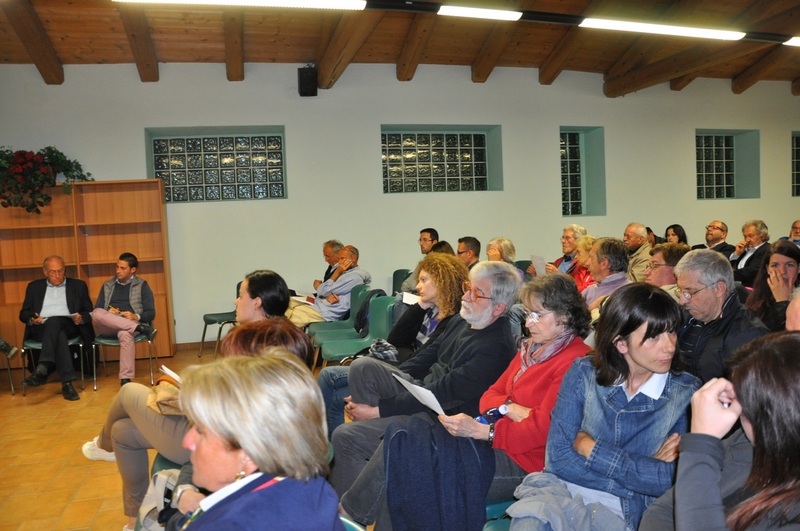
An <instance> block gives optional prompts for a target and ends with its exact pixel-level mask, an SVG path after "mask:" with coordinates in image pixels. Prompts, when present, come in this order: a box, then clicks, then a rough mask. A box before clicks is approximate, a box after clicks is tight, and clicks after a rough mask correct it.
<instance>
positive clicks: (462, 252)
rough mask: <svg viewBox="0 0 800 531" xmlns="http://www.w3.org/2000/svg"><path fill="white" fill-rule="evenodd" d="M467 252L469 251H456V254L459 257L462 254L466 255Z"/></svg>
mask: <svg viewBox="0 0 800 531" xmlns="http://www.w3.org/2000/svg"><path fill="white" fill-rule="evenodd" d="M468 252H469V249H467V250H466V251H456V254H457V255H458V256H461V255H462V254H464V253H468Z"/></svg>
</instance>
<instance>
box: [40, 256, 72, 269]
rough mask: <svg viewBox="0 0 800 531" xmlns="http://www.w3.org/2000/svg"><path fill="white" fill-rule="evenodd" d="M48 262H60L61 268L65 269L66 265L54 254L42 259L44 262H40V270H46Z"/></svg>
mask: <svg viewBox="0 0 800 531" xmlns="http://www.w3.org/2000/svg"><path fill="white" fill-rule="evenodd" d="M50 260H58V261H59V262H61V266H62V267H65V268H66V267H67V263H66V262H65V261H64V259H63V258H61V257H60V256H58V255H57V254H54V255H52V256H48V257H47V258H45V259H44V262H42V269H47V262H49V261H50Z"/></svg>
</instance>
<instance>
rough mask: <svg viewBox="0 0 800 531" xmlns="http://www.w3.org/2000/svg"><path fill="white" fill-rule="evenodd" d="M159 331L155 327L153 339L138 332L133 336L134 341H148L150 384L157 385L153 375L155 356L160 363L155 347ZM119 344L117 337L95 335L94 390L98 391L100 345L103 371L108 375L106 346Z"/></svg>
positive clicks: (93, 346) (93, 349) (93, 348)
mask: <svg viewBox="0 0 800 531" xmlns="http://www.w3.org/2000/svg"><path fill="white" fill-rule="evenodd" d="M157 333H158V329H157V328H154V329H153V339H147V336H146V335H144V334H136V335H135V336H133V342H134V343H140V342H142V341H147V359H148V360H149V361H150V385H155V383H156V382H155V379H154V377H153V357H155V358H156V363H158V354H156V352H155V349H154V348H153V341H154V340H155V338H156V334H157ZM118 346H119V339H117V338H116V337H111V336H95V338H94V344H92V352H93V353H94V359H93V360H92V375H93V377H94V390H95V391H97V348H98V347H100V355H101V356H102V357H103V371H104V372H105V374H106V376H108V368H107V367H106V351H105V347H118Z"/></svg>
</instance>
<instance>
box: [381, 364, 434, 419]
mask: <svg viewBox="0 0 800 531" xmlns="http://www.w3.org/2000/svg"><path fill="white" fill-rule="evenodd" d="M392 376H394V377H395V379H396V380H397V381H398V382H400V384H401V385H402V386H403V387H405V388H406V389H407V390H408V392H409V393H411V394H412V395H414V398H416V399H417V400H419V401H420V402H421V403H422V404H423V405H425V406H427V407H429V408H431V409H432V410H434V411H435V412H437V413H438V414H440V415H444V410H443V409H442V406H441V405H440V404H439V401H438V400H436V397H435V396H434V394H433V393H431V392H430V391H429V390H428V389H425V388H424V387H420V386H418V385H415V384H413V383H411V382H407V381H405V380H403V379H402V378H400V377H399V376H398V375H396V374H392Z"/></svg>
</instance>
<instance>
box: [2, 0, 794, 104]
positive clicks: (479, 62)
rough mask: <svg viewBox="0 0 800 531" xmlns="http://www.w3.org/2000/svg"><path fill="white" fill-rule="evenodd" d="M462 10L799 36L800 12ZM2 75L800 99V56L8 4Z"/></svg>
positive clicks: (285, 13)
mask: <svg viewBox="0 0 800 531" xmlns="http://www.w3.org/2000/svg"><path fill="white" fill-rule="evenodd" d="M452 3H453V4H457V5H470V4H472V5H482V6H485V7H498V8H502V7H509V8H513V7H517V8H521V9H527V10H535V11H544V12H553V13H562V14H571V15H585V16H595V17H606V18H621V19H628V20H637V21H647V22H659V23H665V24H678V25H689V26H702V27H713V28H717V29H735V30H739V31H751V32H753V31H757V32H768V33H775V34H784V35H794V36H800V5H798V2H797V0H704V1H703V0H482V1H479V0H464V1H460V2H456V1H455V0H454V1H453V2H452ZM0 61H1V62H2V63H4V64H34V65H36V67H37V68H38V70H39V72H40V73H41V75H42V78H43V80H44V82H45V83H48V84H61V83H64V82H65V81H67V82H69V80H68V79H67V80H65V77H64V68H63V65H65V64H111V63H131V64H135V65H136V67H137V69H138V72H139V77H140V79H141V81H143V82H156V81H158V77H159V67H158V65H159V63H170V62H180V63H194V62H197V63H224V64H225V65H226V73H227V78H228V80H230V81H241V80H243V79H244V77H245V68H244V65H245V63H295V64H297V63H300V64H303V63H313V64H315V65H316V66H317V69H318V85H319V87H320V88H323V89H329V88H331V87H333V86H334V85H335V83H336V81H337V80H338V79H339V77H340V76H341V75H343V74H344V73H345V72H346V70H347V67H348V65H350V64H351V63H392V64H395V65H397V79H398V80H399V81H408V80H410V79H413V77H414V73H415V71H416V68H417V66H418V65H420V64H431V65H462V66H470V67H471V70H472V76H471V82H473V83H483V82H485V81H486V80H487V79H488V78H489V77H490V76H491V74H492V71H493V70H494V68H495V67H498V66H504V67H519V68H530V69H534V68H535V69H537V71H536V72H535V75H537V76H538V80H539V82H540V83H542V84H545V85H549V84H552V83H554V82H557V79H558V76H559V75H560V74H561V72H563V71H564V70H572V71H579V72H592V73H600V74H603V75H604V80H605V83H604V86H603V91H604V93H605V94H606V96H608V97H617V96H622V95H625V94H629V93H631V92H634V91H638V90H642V89H645V88H647V87H651V86H654V85H657V84H660V83H667V82H668V83H669V84H670V88H671V89H672V90H681V89H683V88H684V87H686V86H687V85H688V84H689V83H691V82H692V80H694V79H696V78H698V77H712V78H723V79H730V80H731V90H732V91H733V92H734V93H736V94H740V93H742V92H743V91H745V90H747V89H748V88H750V87H751V86H753V85H754V84H755V83H757V82H758V81H761V80H777V81H787V82H788V83H787V90H791V93H792V94H793V95H800V48H797V47H790V46H783V45H779V44H770V43H765V42H754V41H747V42H745V41H740V42H720V41H704V40H699V39H689V38H677V37H660V36H650V35H637V34H631V33H623V32H610V31H603V30H594V29H586V28H578V27H574V26H572V27H571V26H566V25H558V24H543V23H534V22H493V21H486V20H475V19H465V18H453V17H442V16H437V15H432V14H418V13H407V12H398V11H377V10H366V11H360V12H338V11H329V10H305V9H294V10H290V9H275V8H213V7H200V6H168V5H164V6H162V5H145V6H141V5H134V4H117V3H112V2H111V1H110V0H0ZM465 82H470V81H468V80H466V79H465Z"/></svg>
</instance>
